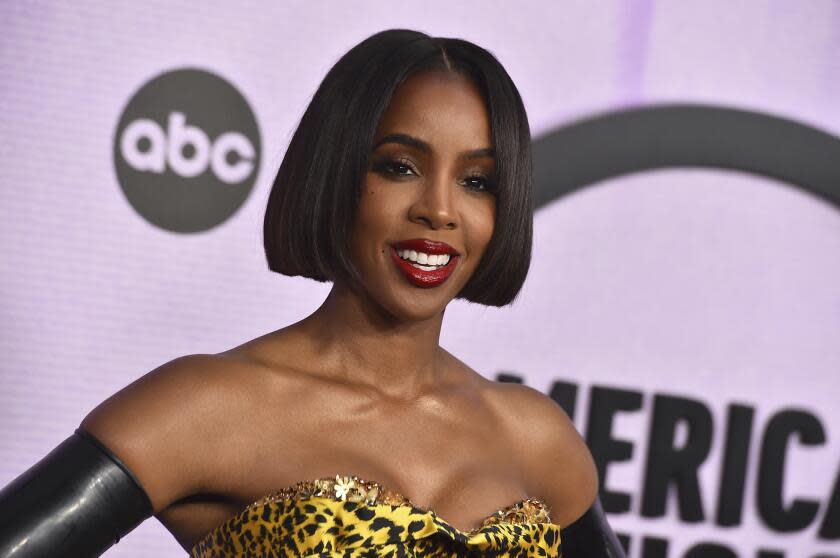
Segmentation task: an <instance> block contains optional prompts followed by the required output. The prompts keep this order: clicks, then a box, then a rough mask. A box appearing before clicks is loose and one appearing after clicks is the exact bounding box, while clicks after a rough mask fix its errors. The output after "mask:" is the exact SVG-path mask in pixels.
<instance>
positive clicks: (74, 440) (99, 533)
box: [0, 428, 153, 558]
mask: <svg viewBox="0 0 840 558" xmlns="http://www.w3.org/2000/svg"><path fill="white" fill-rule="evenodd" d="M152 512H153V508H152V502H151V500H149V497H148V495H147V494H146V492H145V491H144V490H143V488H142V486H141V485H140V483H139V482H138V481H137V479H136V478H135V477H134V475H133V474H132V473H131V471H129V470H128V467H126V466H125V464H123V463H122V462H121V461H120V460H119V459H118V458H117V457H116V456H115V455H114V454H112V453H111V452H110V451H109V450H108V448H106V447H105V446H104V445H103V444H102V443H101V442H99V440H97V439H96V438H94V437H93V436H92V435H91V434H89V433H87V432H85V431H84V430H82V429H81V428H77V429H76V431H75V433H74V434H73V435H72V436H70V437H69V438H67V439H66V440H64V441H63V442H62V443H61V444H59V445H58V446H57V447H56V448H55V449H54V450H53V451H51V452H50V453H49V454H47V456H46V457H44V458H43V459H42V460H41V461H39V462H38V463H36V464H35V465H33V466H32V468H30V469H29V470H27V471H25V472H24V473H23V474H22V475H20V476H19V477H18V478H16V479H15V480H13V481H12V482H11V484H9V485H8V486H6V487H5V488H4V489H3V490H2V491H0V558H36V557H37V558H47V557H49V558H64V557H67V558H71V557H72V558H89V557H95V556H100V555H101V554H102V553H103V552H105V551H106V550H107V549H108V548H109V547H111V546H112V545H114V544H116V543H117V541H119V540H120V537H123V536H125V535H126V534H127V533H128V532H130V531H131V530H132V529H134V528H135V527H137V526H138V525H139V524H140V523H142V522H143V521H144V520H145V519H147V518H148V517H150V516H151V515H152Z"/></svg>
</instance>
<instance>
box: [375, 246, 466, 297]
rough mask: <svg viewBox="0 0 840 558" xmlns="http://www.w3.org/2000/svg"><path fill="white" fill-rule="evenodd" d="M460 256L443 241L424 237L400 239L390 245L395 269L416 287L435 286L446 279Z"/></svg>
mask: <svg viewBox="0 0 840 558" xmlns="http://www.w3.org/2000/svg"><path fill="white" fill-rule="evenodd" d="M460 257H461V256H460V254H459V253H458V251H457V250H455V249H454V248H453V247H452V246H450V245H448V244H446V243H445V242H435V241H433V240H426V239H424V238H412V239H410V240H402V241H400V242H396V243H394V244H393V245H392V246H391V258H392V259H393V260H394V263H395V264H396V266H397V269H399V270H400V271H401V272H402V273H403V275H405V277H406V279H408V280H409V281H410V282H411V283H412V284H414V285H415V286H417V287H437V286H438V285H440V284H441V283H443V282H444V281H446V279H447V278H448V277H449V276H450V275H451V274H452V271H453V270H454V269H455V265H456V263H457V261H458V259H459V258H460ZM418 266H419V267H418Z"/></svg>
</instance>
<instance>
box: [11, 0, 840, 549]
mask: <svg viewBox="0 0 840 558" xmlns="http://www.w3.org/2000/svg"><path fill="white" fill-rule="evenodd" d="M391 27H408V28H415V29H419V30H422V31H426V32H428V33H431V34H433V35H440V36H459V37H463V38H467V39H469V40H472V41H475V42H477V43H478V44H480V45H483V46H485V47H486V48H488V49H489V50H491V51H492V52H494V53H495V54H496V55H497V57H498V58H499V59H500V60H501V61H502V63H503V64H504V65H505V66H506V67H507V69H508V71H509V72H510V74H511V76H512V77H513V79H514V81H515V82H516V83H517V85H518V87H519V89H520V92H521V93H522V96H523V99H524V101H525V104H526V108H527V109H528V112H529V117H530V121H531V125H532V130H533V132H534V136H535V138H538V137H540V135H541V134H544V133H546V132H548V131H550V130H553V129H555V128H557V127H559V126H562V125H564V124H568V123H569V122H571V121H574V120H577V119H580V118H585V117H588V116H590V115H592V114H595V113H601V112H604V111H610V110H617V109H623V108H628V107H632V106H641V105H653V104H658V103H666V102H701V103H707V104H712V105H722V106H729V107H735V108H741V109H747V110H755V111H762V112H767V113H772V114H775V115H778V116H782V117H785V118H790V119H794V120H797V121H799V122H802V123H804V124H808V125H810V126H813V127H815V128H819V129H821V130H824V131H827V132H829V133H831V134H834V135H835V136H840V103H839V102H838V99H840V56H838V53H840V3H838V2H832V1H829V0H822V1H811V2H796V3H794V2H779V1H770V0H768V1H763V2H762V1H747V2H738V3H735V2H728V1H723V0H706V1H704V2H664V1H662V2H654V1H651V0H648V1H635V2H620V1H609V2H599V3H598V4H597V6H596V5H594V4H592V3H591V2H585V1H573V2H562V3H560V2H532V3H529V4H526V5H521V4H519V5H515V6H514V5H511V4H510V3H508V2H492V3H488V2H475V1H470V2H457V3H449V2H442V1H438V2H427V3H424V5H423V6H422V7H421V6H419V5H411V4H408V5H395V4H394V3H392V2H375V1H367V2H357V3H354V4H353V5H352V6H351V5H350V4H349V3H339V2H286V3H276V2H267V1H262V2H260V1H252V2H236V3H222V2H203V3H193V2H179V3H173V2H162V1H159V0H154V1H148V2H143V3H125V4H121V5H120V6H119V7H116V6H114V5H113V4H112V3H106V2H94V1H87V2H74V3H72V4H60V3H54V4H51V3H48V2H26V3H23V2H20V3H13V2H6V3H4V4H2V5H1V6H0V140H2V141H0V169H2V170H0V173H2V175H0V176H2V189H0V241H1V242H2V245H1V246H0V247H1V248H2V249H1V250H0V269H2V276H1V277H0V297H2V298H0V320H2V321H1V322H0V324H2V325H0V351H2V353H0V354H2V355H3V358H2V361H0V486H3V485H5V484H7V483H8V482H9V481H11V480H12V479H13V478H14V477H16V476H17V475H18V474H20V473H21V472H23V471H24V470H25V469H26V468H28V467H29V466H31V465H32V464H33V463H34V462H36V461H37V460H38V459H40V458H41V457H42V456H43V455H44V454H45V453H46V452H48V451H49V450H50V449H51V448H53V447H54V446H55V445H56V444H58V443H59V442H60V441H61V440H63V439H64V438H65V437H66V436H68V435H69V434H70V433H72V430H73V428H75V427H76V426H77V425H78V423H79V421H80V420H81V418H82V417H83V416H84V415H85V414H86V413H87V412H88V411H89V410H90V409H91V408H92V407H94V406H95V405H96V404H97V403H98V402H99V401H101V400H102V399H104V398H106V397H107V396H108V395H110V394H111V393H113V392H114V391H116V390H118V389H119V388H121V387H123V386H124V385H126V384H128V383H130V382H131V381H133V380H134V379H136V378H137V377H139V376H141V375H142V374H144V373H146V372H147V371H149V370H151V369H153V368H155V367H156V366H158V365H159V364H161V363H163V362H165V361H167V360H169V359H172V358H174V357H176V356H178V355H182V354H190V353H215V352H219V351H222V350H225V349H227V348H229V347H231V346H233V345H236V344H239V343H240V342H242V341H244V340H246V339H250V338H253V337H256V336H258V335H260V334H262V333H265V332H267V331H270V330H273V329H276V328H278V327H281V326H282V325H285V324H288V323H291V322H293V321H295V320H298V319H300V318H302V317H303V316H305V315H306V314H308V313H309V312H310V311H311V310H313V309H314V308H315V307H316V306H317V305H318V303H319V302H320V301H321V299H322V298H323V297H324V296H325V295H326V293H327V290H328V286H326V285H319V284H316V283H314V282H310V281H306V280H301V279H291V278H284V277H280V276H278V275H276V274H273V273H270V272H268V271H267V269H266V264H265V261H264V257H263V253H262V245H261V223H262V215H263V210H264V207H265V201H266V197H267V194H268V190H269V187H270V184H271V180H272V178H273V174H274V172H275V171H276V168H277V166H278V165H279V162H280V160H281V159H282V156H283V152H284V149H285V146H286V143H287V142H288V140H289V137H290V134H291V132H292V130H293V129H294V127H295V125H296V124H297V121H298V119H299V118H300V116H301V114H302V112H303V110H304V108H305V107H306V104H307V102H308V100H309V98H310V96H311V95H312V93H313V92H314V90H315V88H316V87H317V85H318V83H319V82H320V80H321V79H322V78H323V76H324V74H325V72H326V71H327V70H328V69H329V67H330V66H331V65H332V64H333V63H334V62H335V61H336V60H337V58H338V57H339V56H340V55H341V54H342V53H344V52H345V51H346V50H347V49H348V48H349V47H351V46H352V45H353V44H355V43H357V42H358V41H359V40H361V39H362V38H364V37H366V36H368V35H370V34H372V33H373V32H376V31H379V30H382V29H386V28H391ZM181 67H201V68H204V69H205V70H207V71H210V72H213V73H215V74H217V75H219V76H222V77H224V78H225V79H226V80H228V81H229V82H230V83H232V84H233V85H234V86H235V87H236V88H237V89H238V90H239V92H241V93H242V95H243V96H244V97H245V98H246V99H247V101H248V103H249V104H250V107H251V110H252V111H253V112H254V114H255V116H256V120H257V122H258V124H259V126H260V130H261V134H262V158H261V160H260V168H259V174H258V177H257V181H256V184H255V186H254V189H253V191H252V192H251V194H250V196H249V197H248V199H247V200H246V201H245V203H244V205H242V207H241V208H239V210H238V211H236V212H235V213H234V214H233V215H232V216H231V217H230V218H229V219H228V220H226V221H225V222H224V223H223V224H221V225H220V226H217V227H215V228H213V229H210V230H209V231H206V232H204V233H198V234H177V233H172V232H169V231H166V230H162V229H160V228H158V227H156V226H154V225H152V224H151V223H149V222H148V221H147V220H145V219H144V218H143V217H142V216H141V215H140V214H138V213H137V212H136V211H134V210H133V209H132V207H131V206H130V205H129V204H128V203H127V202H126V198H125V196H124V195H123V193H122V191H121V189H120V186H119V184H118V182H117V177H116V175H115V171H114V161H113V153H112V149H113V142H114V131H115V129H116V126H117V122H118V121H119V119H120V115H121V113H122V111H123V109H124V108H125V105H126V103H127V102H128V99H129V98H130V97H131V96H132V95H133V94H134V93H135V92H136V91H137V90H138V89H139V88H140V87H142V86H143V84H144V83H146V82H147V81H148V80H150V79H152V78H153V77H154V76H156V75H158V74H160V73H161V72H165V71H168V70H172V69H177V68H181ZM535 228H536V230H535V232H536V244H535V249H534V264H533V267H532V270H531V273H530V276H529V279H528V282H527V283H526V286H525V289H524V292H523V294H522V295H521V298H520V299H519V300H518V301H517V303H516V304H515V305H514V306H513V307H510V308H506V309H501V310H496V309H487V308H484V307H480V306H476V305H469V304H464V303H453V304H452V305H451V307H450V309H449V311H448V312H447V320H446V323H445V327H444V331H443V340H442V343H443V345H444V346H446V347H447V348H448V349H449V350H450V351H452V352H453V353H454V354H456V355H458V356H459V357H460V358H462V359H463V360H464V361H466V362H467V363H469V364H471V365H472V366H473V367H474V368H476V369H477V370H479V371H481V372H482V373H483V374H485V375H486V376H488V377H496V375H497V373H499V372H501V371H504V372H506V373H513V374H516V375H518V376H520V377H522V378H523V379H524V381H526V382H527V383H528V384H530V385H532V386H534V387H537V388H539V389H543V390H546V391H548V389H549V387H550V386H551V385H552V383H553V382H554V381H556V380H562V381H565V382H569V383H573V384H576V385H578V389H579V391H578V407H577V410H576V413H575V415H576V423H577V425H578V427H579V429H581V431H582V432H583V431H584V429H585V419H586V416H587V409H588V393H589V389H590V387H592V386H596V385H597V386H608V387H612V388H622V389H628V390H636V391H639V392H641V393H642V394H643V403H642V406H641V409H639V410H638V411H634V412H627V413H621V414H619V415H617V418H616V422H615V425H614V429H613V435H614V437H616V438H622V439H625V440H628V441H630V442H632V443H633V444H634V450H633V455H632V458H631V459H630V460H628V461H625V462H621V463H613V464H611V465H610V466H609V469H608V476H607V481H606V484H607V486H608V488H610V489H611V490H615V491H622V492H626V493H629V494H630V495H631V509H630V511H629V512H628V513H623V514H613V515H611V516H610V519H611V521H612V523H613V526H614V527H615V529H616V530H618V531H620V532H622V533H625V534H628V535H630V536H631V545H630V550H631V552H630V554H631V556H641V555H642V554H641V544H642V543H641V540H642V537H644V536H651V537H662V538H664V539H668V540H669V541H670V548H669V550H668V552H667V556H669V557H677V556H683V555H684V554H685V553H686V551H687V549H689V548H690V547H692V546H693V545H695V544H697V543H699V542H707V541H708V542H716V543H719V544H723V545H726V546H728V547H729V548H731V549H733V550H734V551H735V552H737V555H739V556H755V555H757V551H758V549H775V550H777V551H779V552H783V553H786V554H785V555H787V556H813V555H816V554H818V553H820V552H822V553H823V554H827V555H833V556H840V548H838V547H840V545H838V542H837V540H836V539H835V540H833V541H832V540H826V539H824V538H819V537H818V535H817V531H818V529H819V528H820V525H821V524H822V523H823V520H824V518H825V514H826V508H827V506H828V502H829V499H830V497H831V493H832V489H833V488H832V487H834V482H835V478H836V477H837V475H838V469H840V443H838V441H837V436H838V433H840V430H838V425H840V410H838V407H837V405H836V402H837V400H838V395H840V380H838V371H840V342H838V334H840V288H838V284H840V283H838V282H840V210H838V208H837V207H835V206H831V205H829V204H827V203H826V202H824V201H821V200H819V199H818V198H816V197H814V196H812V195H810V194H809V193H807V192H805V191H803V190H801V189H799V188H797V187H795V186H792V185H788V184H783V183H778V182H774V181H771V180H767V179H764V178H761V177H757V176H753V175H748V174H745V173H739V172H731V171H717V170H697V169H668V170H660V171H656V172H648V173H640V174H634V175H631V176H627V177H619V178H615V179H611V180H607V181H604V182H602V183H599V184H596V185H593V186H590V187H588V188H586V189H584V190H581V191H578V192H576V193H574V194H572V195H569V196H566V197H563V198H560V199H559V200H557V201H555V202H553V203H551V204H549V205H548V206H546V207H543V208H542V209H540V210H539V211H538V213H537V215H536V224H535ZM499 339H505V342H504V343H500V342H499V341H498V340H499ZM656 394H672V395H678V396H681V397H686V398H690V399H695V400H699V401H702V402H703V403H704V404H705V405H706V406H708V407H709V408H710V409H711V411H712V415H713V418H714V437H713V445H712V451H711V453H710V455H709V457H708V459H706V461H705V462H704V463H703V465H702V467H701V469H700V484H701V491H702V496H703V500H702V502H703V509H704V511H705V519H704V520H703V521H700V522H696V523H688V522H685V521H683V520H681V519H680V518H679V516H678V513H677V501H676V495H675V493H674V492H673V491H672V492H671V493H670V494H669V501H668V506H667V509H666V513H665V515H664V517H659V518H650V517H644V516H643V515H642V514H641V513H640V500H641V493H642V491H643V489H642V485H643V477H644V468H645V458H646V452H647V443H648V432H649V428H650V421H651V416H652V401H653V397H654V395H656ZM736 402H737V403H743V404H747V405H749V406H752V407H754V408H755V418H754V427H753V432H752V436H751V442H752V443H751V444H750V449H749V467H748V470H747V477H746V497H745V500H744V501H745V504H744V513H743V521H742V523H741V524H740V525H737V526H734V527H721V526H718V525H715V523H714V515H715V508H716V505H717V499H718V485H719V475H720V473H719V471H720V464H721V459H722V452H723V447H724V442H725V440H724V433H725V418H726V407H727V405H728V404H730V403H736ZM785 408H797V409H802V410H805V411H807V412H808V413H810V414H812V415H814V416H815V417H817V419H818V420H819V421H820V422H821V424H822V425H823V427H824V428H825V430H826V437H827V439H826V442H825V443H824V444H820V445H816V446H805V445H802V444H801V443H800V442H799V440H798V439H797V438H796V437H793V438H792V439H791V440H790V446H789V451H788V458H787V464H786V467H785V484H784V499H785V502H786V503H789V502H790V501H792V500H793V499H794V498H807V499H813V500H814V501H816V502H819V503H820V507H819V513H818V514H817V516H816V518H815V519H814V521H813V522H811V523H810V525H809V526H808V527H807V528H804V529H801V530H798V531H796V532H792V533H786V534H782V533H778V532H776V531H774V530H773V529H771V528H769V527H768V526H767V525H766V524H765V523H764V522H763V521H762V519H761V518H760V517H759V514H758V512H757V509H756V505H755V498H756V494H755V490H756V488H755V486H756V478H757V468H758V466H759V464H758V461H759V457H758V449H759V448H758V446H759V443H760V437H761V434H762V431H763V429H764V426H765V424H766V422H767V421H768V419H769V417H770V416H772V415H773V414H774V413H776V412H778V411H780V410H782V409H785ZM677 434H678V436H677V438H679V437H680V436H684V432H683V433H682V434H681V431H679V430H678V432H677ZM677 444H678V445H679V440H678V441H677ZM182 555H183V551H182V550H181V548H180V547H179V546H178V545H177V543H176V542H175V541H174V539H173V538H172V537H171V536H170V535H169V534H168V533H167V532H166V531H165V530H164V529H163V528H162V526H161V525H160V524H159V523H158V522H157V521H155V520H150V521H147V522H145V523H144V524H143V525H142V526H141V527H139V528H138V529H137V530H136V531H134V532H132V533H131V534H130V535H129V536H128V537H126V538H125V539H124V540H123V541H122V542H120V544H119V545H117V546H116V547H114V548H113V549H112V550H110V551H109V552H108V553H107V556H114V557H125V558H127V557H146V556H149V557H150V556H156V557H158V556H160V557H163V556H182Z"/></svg>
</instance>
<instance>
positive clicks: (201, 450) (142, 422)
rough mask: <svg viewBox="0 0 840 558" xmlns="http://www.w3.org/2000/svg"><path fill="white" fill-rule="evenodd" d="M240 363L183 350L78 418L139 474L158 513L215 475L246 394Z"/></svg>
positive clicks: (85, 428) (201, 486) (82, 426)
mask: <svg viewBox="0 0 840 558" xmlns="http://www.w3.org/2000/svg"><path fill="white" fill-rule="evenodd" d="M243 373H244V372H243V371H242V369H241V367H240V366H237V365H236V363H235V362H232V360H231V359H230V358H228V357H225V356H223V355H209V354H194V355H186V356H182V357H178V358H176V359H174V360H171V361H169V362H167V363H165V364H163V365H161V366H159V367H157V368H155V369H154V370H152V371H151V372H149V373H147V374H145V375H143V376H142V377H140V378H139V379H137V380H136V381H134V382H132V383H131V384H129V385H128V386H126V387H125V388H123V389H121V390H120V391H118V392H117V393H115V394H114V395H112V396H111V397H109V398H108V399H106V400H105V401H103V402H102V403H101V404H99V405H98V406H97V407H96V408H95V409H93V410H92V411H91V412H90V413H89V414H88V415H87V416H86V417H85V418H84V420H82V422H81V424H80V428H81V429H83V430H85V431H87V432H89V433H90V434H92V435H93V436H94V437H96V438H97V439H99V440H100V441H101V442H102V443H103V444H104V445H105V446H106V447H108V448H109V449H110V450H111V451H112V452H113V453H114V454H115V455H116V456H117V457H118V458H120V459H121V460H122V461H123V462H124V463H125V464H126V466H127V467H128V468H129V469H130V470H131V471H132V472H133V473H134V474H135V476H136V477H137V478H138V480H139V481H140V484H141V485H143V488H144V489H145V491H146V493H147V494H148V495H149V498H150V499H151V501H152V504H153V507H154V512H155V513H157V512H158V511H160V510H162V509H164V508H166V507H167V506H168V505H169V504H170V503H172V502H174V501H176V500H178V499H180V498H183V497H185V496H188V495H191V494H195V493H198V492H201V491H202V490H203V489H204V488H206V487H207V486H208V485H209V484H212V482H213V476H214V474H215V473H214V472H213V471H211V470H210V468H209V467H208V465H207V461H208V460H207V459H206V456H208V455H213V456H214V462H218V461H217V460H216V458H219V459H221V457H222V456H223V455H224V452H223V451H222V449H223V448H224V447H225V439H224V438H225V437H224V436H223V435H222V433H223V432H226V431H228V430H229V428H228V427H227V425H226V423H227V422H229V421H230V420H231V417H235V416H236V414H235V410H236V409H237V408H238V406H240V403H241V402H242V400H243V398H247V397H248V390H247V389H246V388H245V386H246V383H243V382H241V381H238V376H239V375H241V374H243Z"/></svg>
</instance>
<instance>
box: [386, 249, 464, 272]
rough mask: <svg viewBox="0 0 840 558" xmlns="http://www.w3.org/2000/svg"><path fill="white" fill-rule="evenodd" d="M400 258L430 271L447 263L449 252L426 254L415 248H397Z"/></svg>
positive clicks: (449, 257)
mask: <svg viewBox="0 0 840 558" xmlns="http://www.w3.org/2000/svg"><path fill="white" fill-rule="evenodd" d="M397 254H398V255H399V256H400V258H402V259H404V260H408V261H410V262H412V265H413V266H414V267H417V268H419V269H422V270H425V271H431V270H433V269H437V268H438V267H441V266H444V265H446V264H448V263H449V260H450V259H451V256H450V255H449V254H426V253H425V252H417V251H415V250H408V249H406V250H397Z"/></svg>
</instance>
